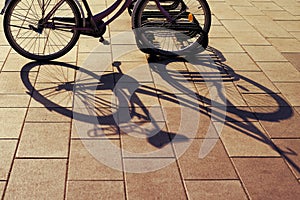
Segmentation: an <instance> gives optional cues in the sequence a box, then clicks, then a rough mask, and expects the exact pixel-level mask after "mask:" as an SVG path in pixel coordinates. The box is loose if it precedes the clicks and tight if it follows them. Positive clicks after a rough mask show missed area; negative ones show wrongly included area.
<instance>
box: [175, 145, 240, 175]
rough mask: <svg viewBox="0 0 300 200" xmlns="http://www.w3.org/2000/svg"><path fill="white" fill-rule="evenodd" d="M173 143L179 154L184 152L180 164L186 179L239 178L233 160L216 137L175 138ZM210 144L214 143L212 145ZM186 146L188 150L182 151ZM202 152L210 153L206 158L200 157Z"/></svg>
mask: <svg viewBox="0 0 300 200" xmlns="http://www.w3.org/2000/svg"><path fill="white" fill-rule="evenodd" d="M204 141H206V143H204ZM190 143H191V145H190ZM215 143H216V144H215ZM173 144H174V147H175V150H176V153H177V155H178V154H179V153H181V154H182V153H183V155H181V157H180V158H179V165H180V168H181V170H182V173H183V178H184V179H185V180H187V179H193V180H195V179H237V175H236V173H235V171H234V168H233V166H232V164H231V161H230V159H229V157H228V155H227V153H226V151H225V149H224V147H223V145H222V143H221V142H220V141H217V140H216V139H206V140H202V139H195V140H192V141H180V140H174V141H173ZM213 144H215V145H213ZM188 145H190V146H188ZM203 145H206V146H203ZM210 145H212V147H211V146H210ZM185 148H187V150H186V151H185V152H182V151H183V150H184V149H185ZM211 148H212V149H211ZM200 149H201V150H200ZM210 149H211V151H210ZM200 153H201V154H205V153H208V154H207V155H206V156H205V157H204V158H200V156H199V155H200Z"/></svg>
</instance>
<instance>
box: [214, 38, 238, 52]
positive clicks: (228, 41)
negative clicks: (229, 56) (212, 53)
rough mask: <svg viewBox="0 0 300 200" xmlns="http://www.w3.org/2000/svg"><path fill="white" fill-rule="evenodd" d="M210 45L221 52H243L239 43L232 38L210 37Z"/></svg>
mask: <svg viewBox="0 0 300 200" xmlns="http://www.w3.org/2000/svg"><path fill="white" fill-rule="evenodd" d="M209 44H210V46H212V47H213V48H216V49H218V50H219V51H221V52H226V53H232V52H234V53H240V52H244V50H243V49H242V47H241V46H240V45H239V43H237V42H236V40H235V39H233V38H211V40H210V43H209Z"/></svg>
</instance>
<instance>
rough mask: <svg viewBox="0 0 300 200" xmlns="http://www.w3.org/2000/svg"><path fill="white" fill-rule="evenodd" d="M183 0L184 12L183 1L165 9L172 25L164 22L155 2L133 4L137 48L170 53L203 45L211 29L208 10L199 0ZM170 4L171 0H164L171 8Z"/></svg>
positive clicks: (163, 17)
mask: <svg viewBox="0 0 300 200" xmlns="http://www.w3.org/2000/svg"><path fill="white" fill-rule="evenodd" d="M183 2H184V5H186V6H187V9H186V10H185V11H183V6H184V5H183V4H182V3H179V4H177V6H176V7H174V6H173V7H172V9H168V12H169V14H170V15H171V16H172V18H173V19H176V23H175V24H172V23H170V22H168V21H167V19H166V18H165V16H163V15H162V14H161V12H160V11H159V10H158V8H157V6H156V4H155V2H154V1H151V0H146V1H143V2H140V3H139V5H138V6H136V8H135V16H134V19H133V23H134V28H136V29H140V30H137V32H138V40H139V41H140V44H138V45H139V47H140V48H145V49H146V50H147V51H149V50H150V52H154V53H157V54H162V55H167V56H169V55H182V54H183V53H184V52H190V51H191V50H192V49H193V47H197V46H198V47H199V44H202V40H203V39H204V38H207V33H208V32H209V29H210V23H211V16H210V9H209V7H208V5H207V3H206V2H205V1H202V0H200V1H199V0H183ZM172 4H173V5H174V0H173V1H172V0H170V1H169V2H164V3H163V4H162V5H163V7H170V5H172ZM136 35H137V33H136ZM142 45H144V47H143V46H142ZM141 50H142V51H143V49H141ZM144 52H145V51H144ZM146 53H148V52H146Z"/></svg>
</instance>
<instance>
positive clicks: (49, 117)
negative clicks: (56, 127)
mask: <svg viewBox="0 0 300 200" xmlns="http://www.w3.org/2000/svg"><path fill="white" fill-rule="evenodd" d="M71 118H72V113H71V110H70V109H68V108H60V107H53V108H29V109H28V113H27V116H26V122H71Z"/></svg>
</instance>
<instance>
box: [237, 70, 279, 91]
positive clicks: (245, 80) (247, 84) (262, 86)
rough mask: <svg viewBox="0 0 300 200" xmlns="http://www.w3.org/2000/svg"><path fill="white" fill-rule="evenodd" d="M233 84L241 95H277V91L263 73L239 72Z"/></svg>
mask: <svg viewBox="0 0 300 200" xmlns="http://www.w3.org/2000/svg"><path fill="white" fill-rule="evenodd" d="M237 77H238V78H239V80H238V81H236V82H234V83H235V85H236V86H237V88H238V90H239V91H240V92H241V93H278V92H279V91H278V89H277V88H276V87H275V85H274V84H273V83H272V82H271V81H270V80H269V79H268V77H267V76H266V75H265V74H264V73H263V72H239V74H238V75H237Z"/></svg>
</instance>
